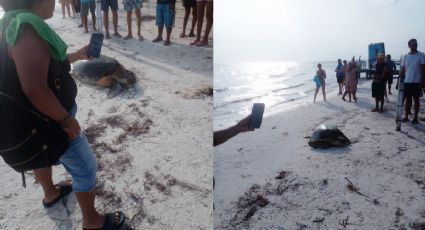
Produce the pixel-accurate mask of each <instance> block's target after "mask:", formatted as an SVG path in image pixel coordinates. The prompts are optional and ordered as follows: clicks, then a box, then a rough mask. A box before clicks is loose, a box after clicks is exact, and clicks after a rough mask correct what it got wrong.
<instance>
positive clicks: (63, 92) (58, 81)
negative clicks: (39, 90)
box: [0, 33, 77, 111]
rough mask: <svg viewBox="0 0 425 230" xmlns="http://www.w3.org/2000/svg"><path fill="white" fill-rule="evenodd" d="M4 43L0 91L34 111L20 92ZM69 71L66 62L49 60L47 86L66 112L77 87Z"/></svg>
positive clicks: (14, 70)
mask: <svg viewBox="0 0 425 230" xmlns="http://www.w3.org/2000/svg"><path fill="white" fill-rule="evenodd" d="M0 34H1V33H0ZM4 43H5V42H4V41H0V44H1V46H0V91H2V92H4V93H7V94H9V95H10V96H12V97H14V98H15V99H16V100H18V101H20V102H21V103H23V104H24V105H26V106H28V107H30V108H32V109H35V108H34V107H33V106H32V104H31V102H30V101H29V100H28V98H27V97H26V95H25V94H24V92H23V91H22V88H21V85H20V82H19V79H18V73H17V70H16V66H15V62H14V61H13V59H11V58H10V57H9V55H8V51H7V45H6V44H4ZM70 70H71V65H70V64H69V62H68V60H65V61H58V60H55V59H52V58H51V59H50V63H49V70H48V77H47V84H48V86H49V88H50V89H51V90H52V92H53V93H54V95H55V96H56V98H57V99H58V100H59V102H60V103H61V105H62V106H63V107H64V108H65V109H66V110H67V111H69V110H70V109H71V108H72V107H73V106H74V105H75V97H76V96H77V85H76V84H75V81H74V79H73V78H72V77H71V75H70V74H69V72H70ZM35 110H36V109H35Z"/></svg>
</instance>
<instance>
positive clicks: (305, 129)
mask: <svg viewBox="0 0 425 230" xmlns="http://www.w3.org/2000/svg"><path fill="white" fill-rule="evenodd" d="M370 85H371V81H366V80H364V79H362V80H361V81H360V84H359V90H358V98H359V100H358V102H357V103H348V102H344V101H342V100H341V99H340V97H336V96H335V94H334V95H328V97H329V98H328V102H323V98H322V95H321V93H319V95H318V100H317V101H318V102H317V103H316V104H313V103H309V104H307V105H306V104H302V105H300V106H298V107H297V108H293V109H291V110H289V111H285V112H282V113H280V114H277V115H274V116H271V117H268V118H266V119H264V120H263V124H262V127H261V128H260V129H258V130H255V131H253V132H247V133H241V134H239V135H238V136H236V137H234V138H233V139H230V140H229V141H228V142H226V143H224V144H222V145H220V146H217V147H215V148H214V177H215V182H216V184H215V189H214V205H215V210H214V228H215V229H279V230H283V229H285V230H286V229H425V171H424V170H423V169H424V167H425V122H424V121H422V122H421V123H420V124H417V125H412V124H411V123H403V124H402V128H401V129H402V132H397V131H395V128H396V126H395V125H396V123H395V105H396V104H395V98H396V97H395V96H396V95H392V96H390V98H389V99H390V101H391V102H390V103H385V106H384V109H385V112H384V113H382V114H380V113H372V112H370V109H371V108H373V107H374V99H373V98H372V97H371V93H370ZM394 86H395V85H393V89H394ZM312 87H313V86H312ZM393 92H394V91H393ZM393 94H395V93H393ZM311 101H313V95H311ZM421 106H422V109H421V111H420V114H419V117H420V118H424V116H425V113H424V112H425V109H424V108H423V107H424V99H423V98H422V99H421ZM266 110H267V108H266ZM241 118H243V117H241ZM321 123H324V124H330V125H336V126H337V127H338V128H339V129H340V130H341V131H342V132H343V133H344V134H345V135H346V136H347V137H348V138H349V139H350V140H351V145H349V146H346V147H335V148H329V149H313V148H311V147H310V146H309V145H308V141H309V139H308V137H309V136H310V135H311V134H312V131H313V129H314V128H316V127H317V126H318V125H319V124H321ZM279 175H280V177H279ZM346 178H347V179H348V180H349V181H351V182H352V183H353V185H354V187H356V188H357V189H358V190H357V192H359V193H361V194H363V195H360V194H359V193H356V192H352V191H350V190H349V189H348V187H347V186H348V185H349V182H348V180H347V179H346ZM349 187H350V186H349Z"/></svg>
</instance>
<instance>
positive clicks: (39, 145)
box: [0, 31, 76, 187]
mask: <svg viewBox="0 0 425 230" xmlns="http://www.w3.org/2000/svg"><path fill="white" fill-rule="evenodd" d="M0 35H1V31H0ZM1 37H2V39H1V43H0V155H1V156H2V157H3V159H4V161H5V162H6V163H7V164H8V165H9V166H10V167H12V168H13V169H14V170H16V171H17V172H21V173H22V177H23V186H24V187H25V176H24V172H25V171H28V170H34V169H39V168H46V167H50V166H52V165H54V164H56V163H57V162H58V160H59V158H60V157H61V155H62V154H63V153H64V152H65V151H66V149H67V148H68V147H69V141H68V135H67V134H66V133H65V131H64V130H63V129H62V127H61V126H60V125H59V124H58V123H57V122H55V121H53V120H51V119H49V118H47V117H46V116H44V115H42V114H41V113H40V112H38V111H37V109H36V108H34V106H33V105H32V104H31V102H30V101H29V100H28V98H27V97H26V96H25V94H24V93H23V91H22V89H21V86H20V83H19V79H18V74H17V72H16V67H15V64H14V62H13V60H12V59H11V58H10V57H9V56H8V52H7V44H6V42H5V38H4V36H3V35H1ZM69 68H70V67H69V63H68V61H65V62H59V61H57V60H54V59H51V60H50V64H49V76H48V85H49V88H50V89H51V90H52V91H53V93H54V94H55V95H56V97H57V98H58V100H59V101H60V102H61V104H62V105H63V106H64V107H65V109H67V110H68V111H69V110H70V108H71V107H72V106H73V105H74V104H75V96H76V84H75V82H74V80H73V79H72V77H71V76H70V75H69Z"/></svg>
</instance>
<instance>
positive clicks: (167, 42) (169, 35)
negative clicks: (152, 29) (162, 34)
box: [164, 27, 173, 46]
mask: <svg viewBox="0 0 425 230" xmlns="http://www.w3.org/2000/svg"><path fill="white" fill-rule="evenodd" d="M166 31H167V38H166V39H165V42H164V45H165V46H169V45H170V44H171V40H170V37H171V32H172V31H173V27H170V28H166Z"/></svg>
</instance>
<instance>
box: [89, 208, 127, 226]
mask: <svg viewBox="0 0 425 230" xmlns="http://www.w3.org/2000/svg"><path fill="white" fill-rule="evenodd" d="M121 229H122V230H127V229H131V228H129V227H128V226H127V225H126V224H125V214H124V213H123V212H120V211H117V212H114V213H106V214H105V220H104V222H103V227H102V228H99V229H98V230H121ZM83 230H94V229H91V228H83Z"/></svg>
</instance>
